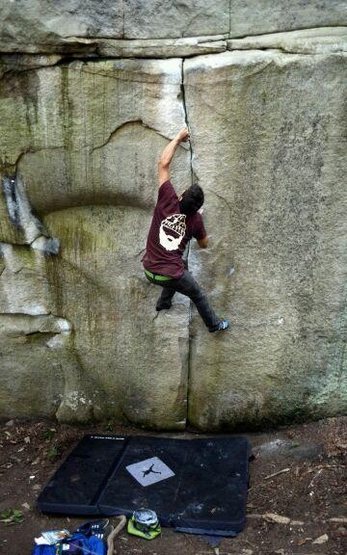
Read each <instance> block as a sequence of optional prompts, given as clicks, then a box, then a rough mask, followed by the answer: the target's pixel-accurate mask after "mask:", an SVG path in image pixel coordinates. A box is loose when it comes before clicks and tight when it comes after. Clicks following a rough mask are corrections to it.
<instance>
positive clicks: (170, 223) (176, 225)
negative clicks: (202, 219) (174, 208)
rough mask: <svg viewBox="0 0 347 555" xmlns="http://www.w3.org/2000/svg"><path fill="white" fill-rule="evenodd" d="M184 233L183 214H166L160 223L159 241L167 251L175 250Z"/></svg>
mask: <svg viewBox="0 0 347 555" xmlns="http://www.w3.org/2000/svg"><path fill="white" fill-rule="evenodd" d="M185 233H186V216H185V214H173V215H172V216H168V217H167V218H165V220H163V221H162V222H161V224H160V229H159V242H160V244H161V246H162V247H164V249H165V250H167V251H175V250H177V249H178V247H179V246H180V243H181V241H182V239H183V237H184V235H185Z"/></svg>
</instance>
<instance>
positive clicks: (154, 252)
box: [142, 129, 229, 332]
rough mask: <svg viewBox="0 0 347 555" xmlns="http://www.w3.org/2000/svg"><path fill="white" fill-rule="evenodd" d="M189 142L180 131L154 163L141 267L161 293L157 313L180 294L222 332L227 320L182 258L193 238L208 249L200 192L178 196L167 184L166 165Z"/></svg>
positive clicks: (212, 328)
mask: <svg viewBox="0 0 347 555" xmlns="http://www.w3.org/2000/svg"><path fill="white" fill-rule="evenodd" d="M188 140H189V132H188V129H181V131H180V132H179V133H178V134H177V135H176V137H175V138H174V139H173V140H172V141H171V142H170V143H169V144H168V145H167V146H166V147H165V149H164V150H163V152H162V153H161V156H160V159H159V164H158V174H159V175H158V177H159V193H158V200H157V204H156V206H155V210H154V214H153V219H152V223H151V226H150V229H149V233H148V237H147V245H146V253H145V255H144V257H143V260H142V262H143V266H144V270H145V275H146V277H147V279H148V280H149V281H150V282H152V283H155V284H156V285H160V286H161V287H162V288H163V290H162V292H161V295H160V297H159V299H158V301H157V304H156V309H157V311H160V310H163V309H169V308H170V307H171V302H172V298H173V296H174V294H175V293H176V291H177V292H179V293H182V294H183V295H186V296H187V297H189V298H190V299H191V300H192V301H193V303H194V304H195V306H196V308H197V309H198V312H199V314H200V316H201V318H202V319H203V321H204V323H205V325H206V326H207V328H208V330H209V331H210V332H216V331H222V330H226V329H228V327H229V322H228V320H224V319H222V318H218V317H217V315H216V314H215V312H214V310H213V309H212V307H211V306H210V304H209V301H208V299H207V296H206V294H205V293H204V292H203V290H202V289H201V287H200V285H199V284H198V283H197V282H196V280H195V279H194V278H193V276H192V274H191V273H190V272H189V271H188V270H187V269H186V268H185V264H184V261H183V259H182V255H183V252H184V249H185V247H186V245H187V243H188V241H189V240H190V239H191V238H192V237H194V238H195V239H196V240H197V242H198V245H199V247H201V248H203V249H205V248H206V247H207V246H208V237H207V234H206V231H205V227H204V223H203V219H202V215H201V213H200V212H199V210H200V209H201V207H202V205H203V202H204V192H203V190H202V189H201V187H200V186H199V185H197V184H194V185H191V186H190V187H189V188H188V189H186V190H185V191H184V192H183V194H182V195H181V196H180V197H178V196H177V194H176V192H175V189H174V188H173V185H172V183H171V181H170V164H171V161H172V158H173V156H174V154H175V152H176V150H177V148H178V146H179V145H180V143H181V142H186V141H188Z"/></svg>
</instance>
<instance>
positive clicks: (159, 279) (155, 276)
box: [145, 270, 173, 281]
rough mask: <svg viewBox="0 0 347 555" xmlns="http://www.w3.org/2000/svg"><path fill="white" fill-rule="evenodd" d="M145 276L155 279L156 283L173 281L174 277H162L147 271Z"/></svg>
mask: <svg viewBox="0 0 347 555" xmlns="http://www.w3.org/2000/svg"><path fill="white" fill-rule="evenodd" d="M145 274H146V276H147V277H149V278H150V279H154V281H170V280H171V279H173V278H172V277H169V276H161V275H159V274H152V272H150V271H149V270H145Z"/></svg>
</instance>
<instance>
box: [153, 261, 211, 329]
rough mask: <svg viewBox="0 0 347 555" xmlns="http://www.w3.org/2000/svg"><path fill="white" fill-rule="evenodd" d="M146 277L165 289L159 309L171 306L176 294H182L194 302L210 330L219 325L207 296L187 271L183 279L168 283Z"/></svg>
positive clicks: (159, 301)
mask: <svg viewBox="0 0 347 555" xmlns="http://www.w3.org/2000/svg"><path fill="white" fill-rule="evenodd" d="M146 277H147V279H148V280H149V281H150V282H151V283H155V285H160V286H161V287H162V288H163V290H162V292H161V295H160V297H159V299H158V302H157V307H158V308H159V307H161V306H163V307H165V306H166V307H167V306H169V305H170V304H171V301H172V297H173V296H174V294H175V293H176V292H177V293H182V295H185V296H186V297H189V298H190V299H191V300H192V301H193V303H194V304H195V306H196V308H197V309H198V312H199V314H200V316H201V318H202V319H203V321H204V322H205V324H206V326H207V327H208V328H212V327H213V326H216V325H217V324H218V322H219V320H220V318H218V317H217V315H216V313H215V311H214V310H213V308H212V307H211V306H210V303H209V302H208V299H207V296H206V294H205V293H204V292H203V290H202V289H201V287H200V285H199V284H198V283H197V281H195V279H194V278H193V276H192V274H191V273H190V272H188V270H185V271H184V273H183V275H182V277H180V278H179V279H170V280H168V281H157V280H156V279H155V277H154V278H150V277H148V276H146Z"/></svg>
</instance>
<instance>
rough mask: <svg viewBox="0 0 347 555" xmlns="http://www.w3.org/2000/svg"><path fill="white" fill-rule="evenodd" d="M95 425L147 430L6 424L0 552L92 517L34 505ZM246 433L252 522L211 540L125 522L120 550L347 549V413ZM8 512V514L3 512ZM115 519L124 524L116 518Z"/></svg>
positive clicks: (336, 554) (190, 553) (303, 552)
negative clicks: (131, 530) (130, 530)
mask: <svg viewBox="0 0 347 555" xmlns="http://www.w3.org/2000/svg"><path fill="white" fill-rule="evenodd" d="M87 433H106V434H110V433H114V434H122V435H136V434H137V435H139V434H143V433H145V432H141V431H139V430H135V429H133V428H124V427H114V426H112V425H111V424H109V425H107V426H101V425H98V426H94V427H88V428H84V427H83V428H81V427H72V426H66V425H60V424H57V423H53V422H46V421H39V422H22V421H13V420H11V421H9V422H4V423H2V424H0V515H1V516H0V519H1V520H2V521H1V522H0V553H1V554H2V553H3V554H8V555H27V554H28V555H29V554H30V553H31V550H32V548H33V545H34V537H37V536H39V535H40V532H41V531H44V530H49V529H62V528H67V529H68V530H70V531H73V530H74V529H75V528H76V527H77V526H78V525H79V524H81V523H82V522H85V521H86V520H88V519H86V518H85V517H84V518H83V519H75V518H68V517H58V518H57V517H52V516H50V517H48V516H46V515H43V514H40V513H39V512H38V511H37V509H36V508H35V504H36V499H37V496H38V494H39V493H40V491H41V489H42V487H43V486H44V485H45V484H46V482H47V480H48V479H49V477H50V476H51V475H52V473H53V472H54V471H55V470H56V469H57V468H58V467H59V465H60V464H61V462H62V461H63V460H64V458H65V457H66V455H67V454H68V453H69V451H70V450H71V448H72V447H73V446H74V445H75V444H76V442H77V441H78V440H79V439H80V438H82V437H83V435H84V434H87ZM147 435H148V434H147ZM163 435H165V434H163ZM166 435H167V436H170V434H166ZM246 435H247V437H248V438H249V440H250V442H251V444H252V447H253V454H254V460H253V461H252V462H251V464H250V490H249V495H248V505H247V524H246V527H245V529H244V531H243V532H241V534H239V535H238V536H237V537H236V538H228V539H223V540H221V541H220V543H219V545H218V546H216V545H214V546H213V545H211V544H209V543H208V541H206V539H204V538H202V537H201V536H193V535H188V534H179V533H175V532H174V531H173V530H172V529H169V528H163V529H162V534H161V536H160V537H158V538H156V539H155V540H153V541H146V540H142V539H139V538H135V537H133V536H129V535H128V534H127V532H126V531H125V530H123V531H122V532H121V533H120V535H119V536H118V539H117V540H116V546H117V553H119V554H124V555H141V554H143V555H150V554H151V555H181V554H182V555H208V554H211V555H213V554H216V555H218V554H219V555H227V554H230V555H263V554H264V555H265V554H266V555H267V554H277V555H297V554H298V555H318V554H325V555H343V554H345V553H347V514H346V508H347V502H346V497H344V493H345V488H346V480H345V478H346V473H345V468H346V448H347V418H346V417H345V418H343V417H341V418H330V419H327V420H321V421H319V422H313V423H308V424H304V425H296V426H292V427H289V428H283V429H280V430H277V431H271V432H267V433H258V434H246ZM184 436H185V437H187V436H189V434H184ZM182 437H183V436H182ZM281 517H282V518H281ZM283 517H284V518H283ZM6 518H7V520H8V521H10V522H7V523H6V522H3V520H6ZM111 522H112V519H111ZM113 522H114V523H115V524H116V523H117V521H116V519H114V520H113Z"/></svg>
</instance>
